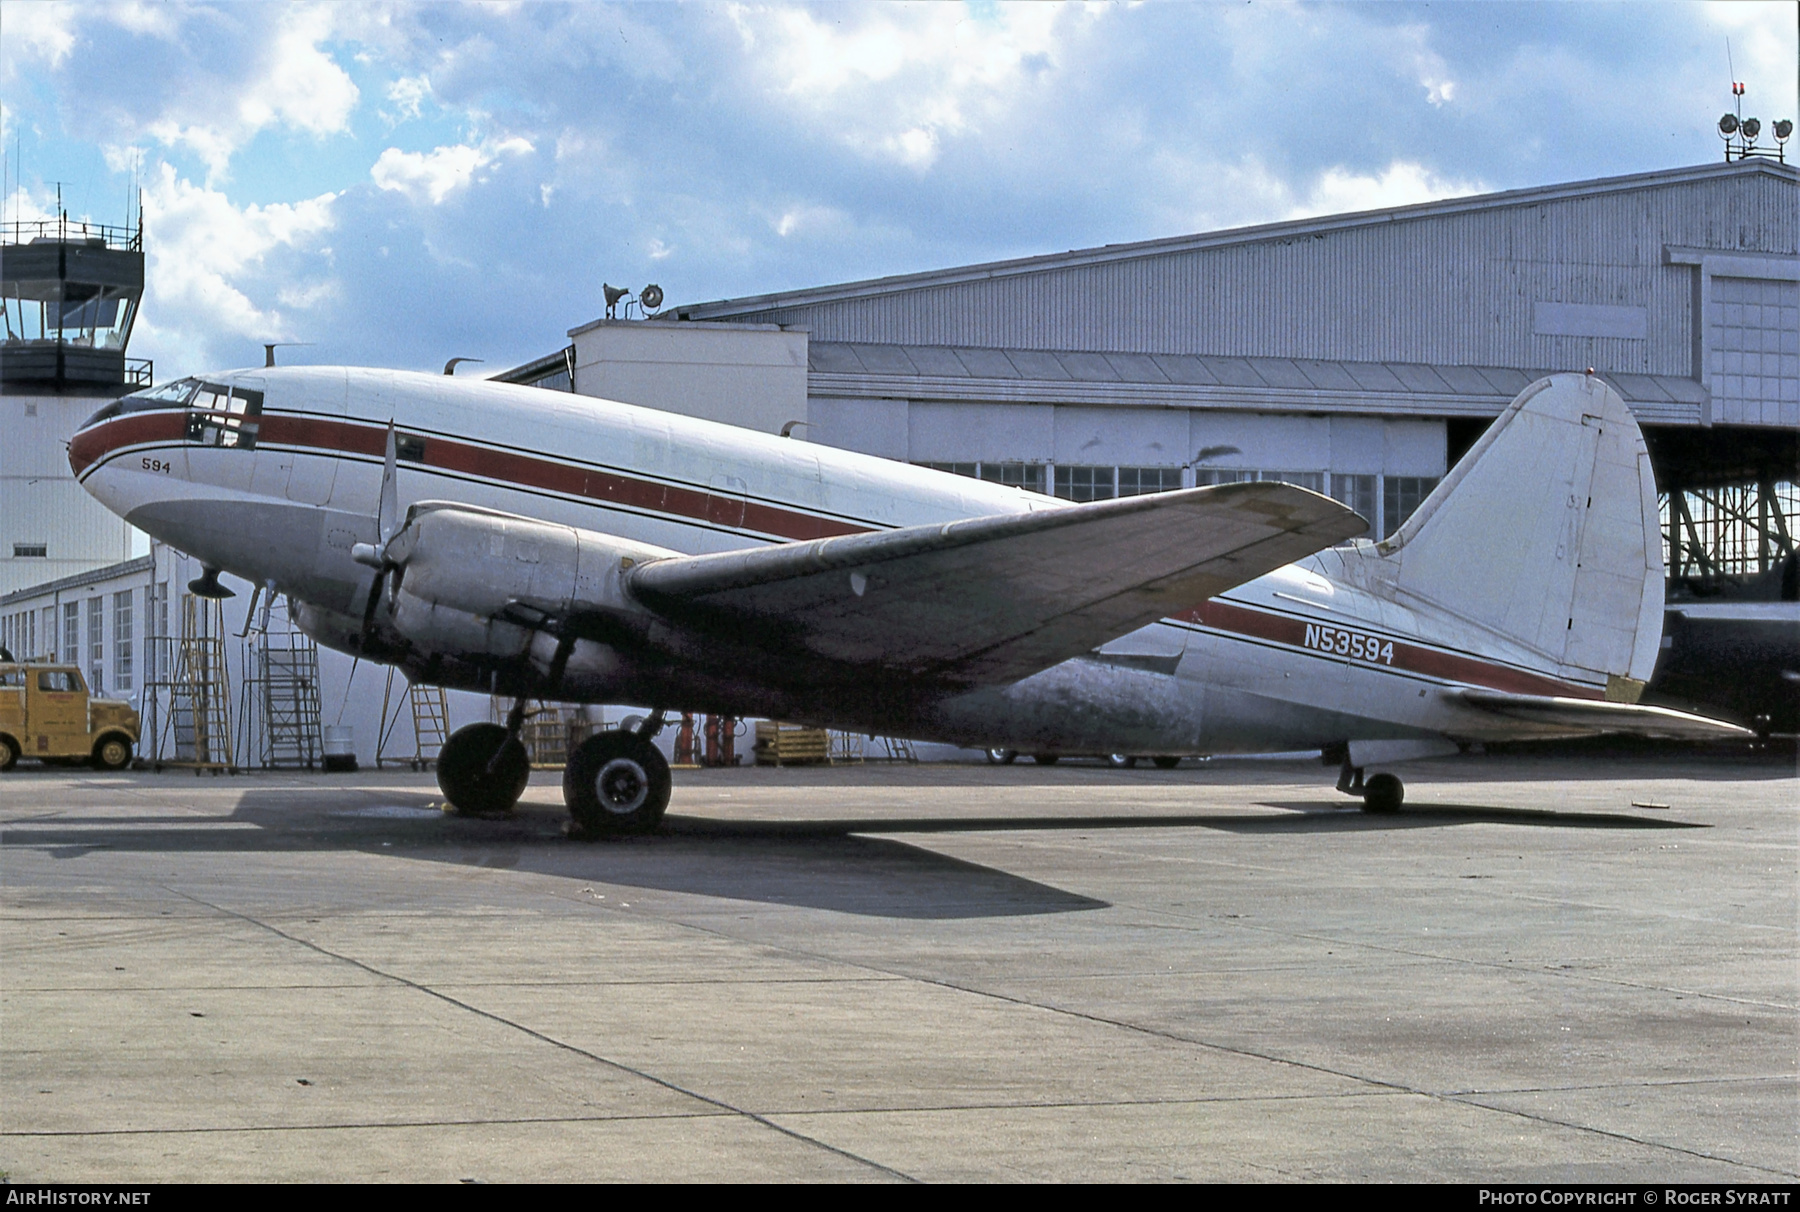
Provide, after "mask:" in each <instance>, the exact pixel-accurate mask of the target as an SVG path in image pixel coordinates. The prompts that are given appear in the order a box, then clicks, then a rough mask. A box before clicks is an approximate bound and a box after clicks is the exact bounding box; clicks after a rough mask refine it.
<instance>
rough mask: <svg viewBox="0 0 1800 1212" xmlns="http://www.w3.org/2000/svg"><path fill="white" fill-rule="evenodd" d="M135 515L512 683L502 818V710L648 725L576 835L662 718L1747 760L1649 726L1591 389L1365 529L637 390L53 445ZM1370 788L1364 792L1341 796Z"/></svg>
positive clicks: (624, 822) (478, 758)
mask: <svg viewBox="0 0 1800 1212" xmlns="http://www.w3.org/2000/svg"><path fill="white" fill-rule="evenodd" d="M69 459H70V462H71V464H72V465H73V467H74V469H75V474H76V475H77V476H78V477H79V479H80V481H81V483H82V484H83V485H84V486H85V487H86V488H87V490H88V491H89V492H90V493H92V494H93V495H94V496H96V497H98V498H99V499H100V500H101V501H102V502H104V503H105V504H106V505H107V506H108V507H109V508H111V509H112V510H113V511H114V512H116V513H118V514H119V515H120V516H121V517H123V518H125V519H126V520H127V521H129V522H130V523H131V524H132V525H134V526H137V527H139V528H140V529H142V530H144V531H147V532H148V533H150V534H151V535H154V536H155V537H157V538H159V539H161V540H162V541H164V542H166V543H169V544H170V545H172V546H174V547H176V548H177V549H179V550H182V551H185V552H188V553H189V554H191V555H192V556H194V557H196V558H197V559H199V560H200V561H201V562H202V564H203V565H204V566H205V567H206V569H207V574H206V576H205V577H204V578H202V579H201V580H200V581H198V582H196V586H197V589H198V590H199V591H201V592H212V593H217V592H223V591H222V590H221V589H220V588H219V586H218V582H217V579H216V578H217V575H218V571H220V570H223V571H227V572H230V573H232V574H234V575H236V576H239V577H243V578H244V579H246V580H248V581H250V582H251V583H252V584H254V585H257V586H260V587H265V588H266V589H267V591H268V592H270V593H276V592H280V593H285V594H287V595H288V596H289V598H290V601H291V603H292V605H293V607H294V610H293V613H294V616H295V618H296V619H297V620H298V622H299V624H300V626H301V627H303V628H304V629H305V630H306V631H307V632H308V633H309V634H311V635H313V636H314V637H316V638H317V639H318V640H319V641H320V642H321V643H324V644H327V645H329V646H331V647H333V648H337V649H340V650H342V651H344V652H347V653H354V654H357V655H360V656H362V657H365V658H369V659H372V660H376V661H381V662H385V663H390V664H394V665H398V666H400V667H402V668H403V669H404V670H405V671H406V673H407V676H408V677H410V678H412V679H413V680H415V681H418V682H424V683H431V684H437V685H442V686H448V687H454V688H461V689H468V690H479V691H485V692H489V693H492V694H498V695H508V696H513V697H514V698H516V700H517V701H518V703H519V707H518V708H516V709H515V710H514V711H513V712H512V714H511V719H510V722H509V723H508V724H507V725H504V726H503V725H499V724H471V725H469V726H467V727H465V728H462V729H460V730H458V731H457V732H456V733H455V734H454V735H452V736H451V737H450V738H449V741H448V742H447V743H446V744H445V746H444V748H443V751H442V756H441V758H440V761H439V767H438V779H439V782H440V784H441V786H442V788H443V791H444V794H445V796H446V797H447V798H448V799H449V801H450V803H451V804H452V805H454V806H455V807H457V808H459V809H461V810H463V811H467V812H471V813H488V812H495V811H505V810H507V809H508V808H510V807H511V806H512V804H513V803H514V802H515V801H516V800H517V799H518V797H519V795H520V794H521V793H522V792H523V790H524V787H525V783H526V779H527V777H528V773H529V770H528V765H527V760H526V755H525V751H524V748H523V746H522V745H521V744H520V742H519V740H518V729H519V724H520V721H521V719H522V718H523V704H524V702H525V701H526V699H528V698H538V699H549V700H558V701H564V702H574V703H584V702H585V703H598V702H608V703H642V704H646V705H648V706H650V707H651V708H653V709H654V711H653V714H652V715H651V716H650V718H649V720H648V721H647V722H646V723H645V724H644V725H643V726H641V727H639V728H637V729H634V730H630V731H623V730H622V731H610V732H603V733H600V734H598V735H596V736H593V737H591V738H589V739H588V740H587V741H585V742H584V743H583V744H581V745H580V746H579V747H578V748H577V749H576V750H575V752H574V753H573V754H571V756H570V758H569V761H568V765H567V768H566V770H565V773H564V778H563V791H564V795H565V797H566V799H567V801H568V805H569V811H570V812H571V814H572V815H573V818H574V823H575V826H576V827H577V829H578V831H580V832H584V833H588V834H607V833H627V832H642V831H646V830H650V829H653V828H654V827H655V826H656V824H657V822H658V821H659V820H660V819H661V817H662V814H663V810H664V808H665V807H666V806H667V804H668V800H669V791H670V775H669V769H668V766H667V764H666V763H665V762H664V760H663V759H662V757H661V756H660V754H659V753H658V751H657V749H656V747H655V746H654V745H653V744H652V743H651V737H652V736H653V735H654V732H655V730H656V729H657V728H659V727H660V726H661V721H662V718H663V713H664V712H665V711H670V710H674V711H703V712H715V713H720V714H730V715H738V716H769V717H774V718H779V719H787V720H801V721H810V722H814V723H817V724H820V725H826V726H830V727H835V728H843V729H849V730H856V731H864V732H878V733H884V734H889V735H902V736H910V737H917V738H921V739H934V740H942V741H949V742H953V743H957V744H962V745H969V746H994V745H1003V746H1007V747H1011V748H1015V749H1020V750H1024V751H1027V752H1043V753H1054V752H1068V753H1128V754H1143V755H1152V756H1161V757H1165V758H1167V757H1176V756H1181V755H1185V754H1215V753H1228V752H1258V751H1269V750H1296V749H1318V750H1321V751H1322V752H1323V753H1324V754H1325V755H1326V756H1327V758H1328V760H1333V761H1335V762H1337V763H1338V764H1340V765H1341V769H1342V774H1341V776H1340V779H1339V784H1338V785H1339V787H1340V788H1342V789H1343V790H1346V791H1349V792H1351V793H1353V794H1360V795H1362V796H1363V798H1364V803H1365V806H1366V807H1367V808H1369V809H1370V810H1373V811H1393V810H1394V809H1396V808H1397V807H1398V806H1399V804H1400V801H1401V798H1402V794H1403V790H1402V787H1401V784H1400V781H1399V780H1398V779H1397V778H1396V777H1395V776H1394V775H1393V774H1391V773H1388V772H1385V771H1382V772H1375V771H1373V770H1372V769H1370V768H1372V767H1378V766H1384V765H1388V764H1391V763H1393V762H1397V761H1401V760H1403V759H1405V758H1408V757H1419V756H1425V755H1429V754H1433V753H1442V752H1450V751H1453V749H1454V747H1455V745H1456V744H1457V743H1459V742H1461V743H1467V742H1472V741H1491V740H1509V739H1517V738H1536V737H1554V736H1573V735H1582V734H1590V733H1606V732H1625V733H1640V734H1647V735H1653V736H1665V737H1692V738H1705V737H1723V736H1730V735H1744V733H1743V732H1742V730H1741V729H1737V728H1734V727H1733V726H1731V725H1728V724H1722V723H1719V722H1716V721H1712V720H1708V719H1704V718H1702V717H1699V716H1695V715H1688V714H1683V713H1679V712H1674V711H1668V710H1663V709H1659V708H1654V707H1648V706H1643V705H1639V704H1638V703H1637V697H1638V694H1639V692H1640V691H1641V690H1642V688H1643V685H1644V683H1645V681H1646V680H1647V679H1648V678H1649V677H1650V673H1651V669H1652V667H1653V665H1654V663H1655V660H1656V655H1657V645H1658V639H1659V636H1660V630H1661V623H1662V613H1663V561H1662V544H1661V537H1660V534H1659V531H1658V524H1657V507H1656V489H1655V485H1654V483H1653V481H1652V479H1651V472H1650V460H1649V456H1648V454H1647V453H1646V451H1645V448H1644V440H1643V435H1642V434H1641V433H1640V432H1639V430H1638V427H1637V424H1636V422H1635V421H1634V420H1633V419H1632V416H1631V413H1630V412H1629V410H1628V409H1627V408H1626V406H1625V403H1624V401H1623V400H1621V399H1620V398H1619V396H1618V394H1617V393H1616V392H1615V391H1614V390H1613V389H1612V388H1611V387H1609V386H1608V385H1607V384H1606V383H1605V382H1604V381H1603V380H1602V379H1600V378H1598V377H1596V376H1593V375H1556V376H1552V377H1550V378H1546V379H1543V380H1540V381H1539V382H1537V383H1534V384H1532V385H1531V386H1530V387H1529V388H1527V389H1526V390H1525V391H1524V392H1523V393H1521V394H1520V395H1519V397H1518V398H1517V399H1516V400H1514V401H1513V402H1512V403H1511V404H1510V405H1509V406H1508V407H1507V408H1506V409H1505V411H1504V412H1502V414H1501V415H1500V417H1499V419H1498V420H1497V421H1496V422H1495V423H1494V424H1493V425H1492V426H1491V427H1490V428H1489V430H1488V431H1487V433H1486V434H1485V435H1484V436H1483V437H1482V439H1481V440H1480V441H1479V442H1478V443H1477V444H1476V445H1475V446H1474V448H1473V449H1471V450H1470V451H1469V453H1468V454H1467V455H1466V456H1465V457H1464V458H1463V459H1462V460H1461V461H1460V462H1459V463H1458V464H1457V465H1456V467H1455V468H1453V469H1452V470H1451V472H1450V474H1449V475H1448V476H1446V477H1445V478H1444V480H1443V481H1442V482H1441V483H1440V484H1439V485H1438V487H1437V489H1436V491H1434V492H1433V493H1432V494H1431V496H1430V497H1428V498H1427V499H1426V501H1425V502H1424V503H1423V504H1422V505H1421V506H1420V507H1419V509H1418V510H1417V511H1416V512H1415V513H1414V514H1413V515H1412V517H1411V518H1410V519H1408V520H1407V522H1406V523H1405V524H1404V525H1403V526H1402V527H1401V528H1400V529H1399V530H1398V531H1397V532H1396V533H1395V534H1394V535H1393V536H1391V537H1390V538H1388V539H1386V540H1383V541H1381V542H1371V541H1369V540H1367V539H1363V538H1359V537H1358V536H1360V535H1362V534H1363V533H1364V532H1365V531H1366V530H1367V524H1366V523H1365V522H1364V520H1363V519H1362V518H1361V517H1359V516H1358V515H1357V514H1355V513H1353V512H1352V511H1351V510H1349V509H1348V508H1346V507H1345V506H1343V505H1341V504H1339V503H1338V502H1336V501H1334V500H1332V499H1330V498H1328V497H1325V496H1321V495H1319V494H1317V493H1313V492H1309V491H1307V490H1305V489H1302V488H1298V487H1293V486H1290V485H1287V484H1280V483H1272V482H1261V483H1240V484H1224V485H1217V486H1211V487H1203V488H1191V489H1182V490H1179V491H1173V492H1164V493H1158V494H1153V495H1147V496H1138V497H1129V498H1123V499H1118V500H1110V501H1097V502H1093V503H1089V504H1080V505H1076V504H1070V503H1068V502H1064V501H1060V500H1056V499H1053V498H1050V497H1046V496H1043V495H1041V494H1035V493H1030V492H1025V491H1022V490H1019V489H1014V488H1007V487H1004V486H1000V485H994V484H987V483H982V482H979V481H975V480H971V479H967V478H964V477H959V476H954V475H950V474H947V473H943V472H937V471H931V470H927V469H924V468H918V467H910V466H907V465H905V464H901V463H894V462H889V461H887V460H883V459H878V458H872V457H869V456H865V455H860V454H852V453H849V452H846V451H840V450H835V449H831V448H828V447H823V446H818V445H814V444H810V443H804V442H798V441H793V440H783V439H781V438H777V437H772V436H769V435H765V434H760V433H755V432H751V431H748V430H743V429H737V428H733V427H731V426H726V425H718V424H714V423H711V422H707V421H700V420H694V419H691V418H688V417H682V416H677V415H672V414H670V413H666V412H660V411H656V410H652V409H648V408H639V407H634V406H632V405H629V404H620V403H614V402H611V401H606V400H598V399H592V398H588V397H584V396H577V395H568V394H563V393H553V392H548V391H543V390H541V389H537V388H530V387H519V386H513V385H508V384H499V383H488V382H480V381H469V380H463V379H456V378H449V377H444V376H440V375H424V374H412V373H403V372H395V371H384V370H360V369H343V368H321V367H292V368H279V369H258V370H245V371H233V372H229V373H222V374H219V375H215V376H212V377H207V378H195V379H182V380H179V381H177V382H173V383H169V384H165V385H164V386H161V387H157V388H154V389H152V390H148V391H144V392H140V393H137V394H134V395H129V396H126V397H124V398H123V399H120V400H117V401H115V402H113V403H112V404H110V405H108V406H107V407H105V408H103V409H101V410H100V411H99V412H98V413H96V414H95V415H94V417H93V418H92V419H91V420H89V421H88V422H87V423H86V424H85V425H84V426H83V428H82V429H81V430H80V432H79V433H77V434H76V435H75V437H74V439H73V440H72V441H71V443H70V445H69ZM1365 771H1367V772H1368V773H1367V776H1366V777H1365Z"/></svg>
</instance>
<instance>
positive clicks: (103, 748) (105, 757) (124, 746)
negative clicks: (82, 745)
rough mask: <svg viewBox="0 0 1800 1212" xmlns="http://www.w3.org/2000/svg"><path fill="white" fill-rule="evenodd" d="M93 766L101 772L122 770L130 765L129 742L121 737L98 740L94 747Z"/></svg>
mask: <svg viewBox="0 0 1800 1212" xmlns="http://www.w3.org/2000/svg"><path fill="white" fill-rule="evenodd" d="M94 765H96V766H98V767H100V769H102V770H123V769H125V767H127V766H129V765H131V742H130V741H128V740H126V739H125V738H124V737H122V736H108V737H102V738H100V743H99V744H98V745H95V746H94Z"/></svg>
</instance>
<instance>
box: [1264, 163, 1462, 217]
mask: <svg viewBox="0 0 1800 1212" xmlns="http://www.w3.org/2000/svg"><path fill="white" fill-rule="evenodd" d="M1488 188H1489V187H1488V186H1487V185H1485V184H1483V183H1482V182H1480V181H1458V180H1450V179H1448V178H1445V177H1440V176H1439V175H1438V174H1436V173H1434V172H1432V171H1431V170H1430V169H1428V168H1426V167H1425V166H1424V165H1422V164H1415V163H1413V162H1411V161H1407V160H1396V161H1394V162H1393V163H1391V164H1389V165H1388V166H1387V167H1386V168H1384V169H1382V170H1381V171H1380V172H1378V173H1356V172H1351V171H1350V170H1349V169H1346V168H1338V167H1334V168H1328V169H1326V170H1325V171H1324V172H1323V173H1321V174H1319V177H1318V179H1317V180H1315V181H1314V182H1313V186H1312V189H1311V190H1310V191H1309V192H1308V193H1307V195H1306V197H1305V199H1304V200H1302V201H1300V202H1298V203H1296V204H1295V205H1294V206H1293V208H1292V209H1290V210H1289V211H1288V217H1289V218H1293V219H1303V218H1307V217H1309V216H1312V215H1332V214H1341V213H1345V212H1349V211H1358V210H1383V209H1386V208H1387V207H1390V206H1410V205H1412V204H1413V203H1415V202H1435V201H1437V200H1438V199H1440V198H1461V197H1466V196H1468V195H1470V194H1480V193H1486V192H1487V191H1488Z"/></svg>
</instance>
